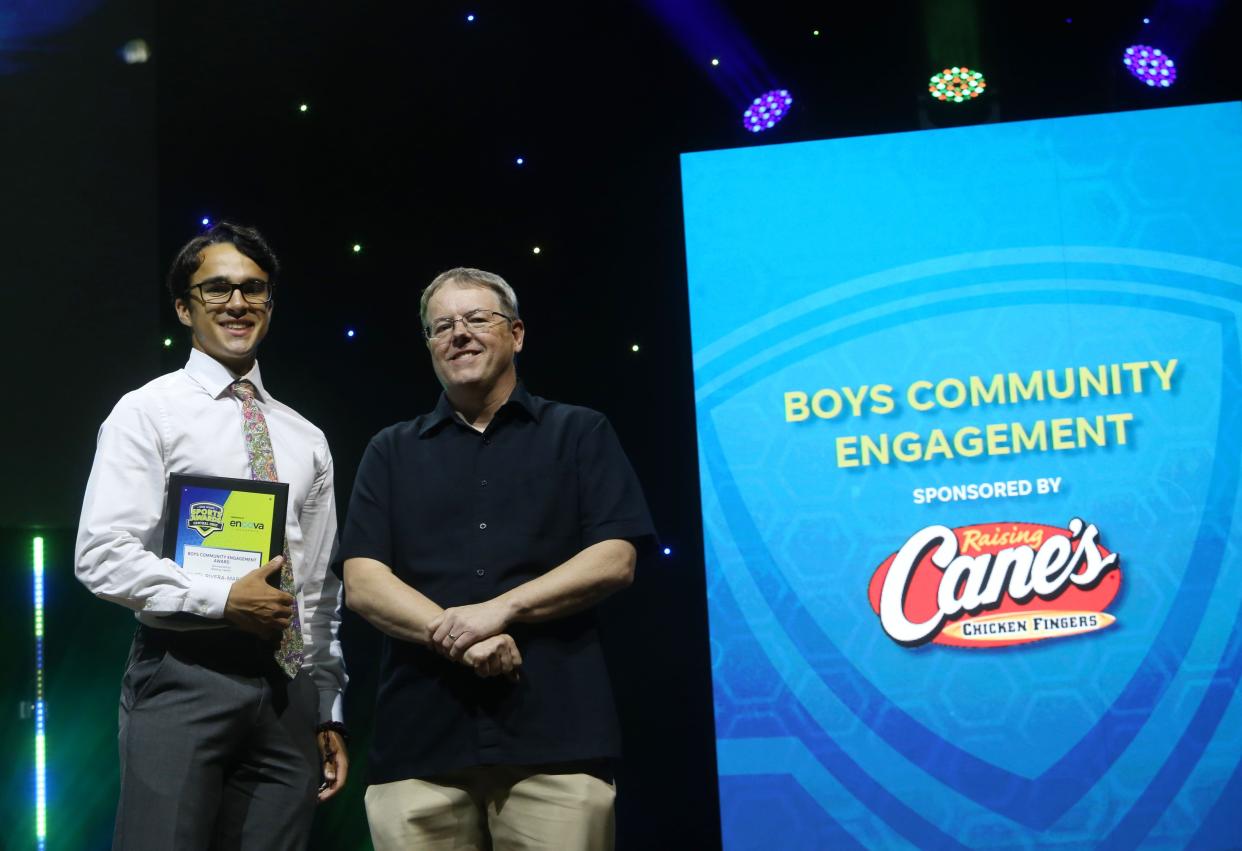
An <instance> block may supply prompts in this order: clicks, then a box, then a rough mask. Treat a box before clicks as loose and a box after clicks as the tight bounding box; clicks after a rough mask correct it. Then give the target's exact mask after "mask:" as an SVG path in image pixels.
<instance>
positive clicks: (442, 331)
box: [423, 307, 513, 341]
mask: <svg viewBox="0 0 1242 851" xmlns="http://www.w3.org/2000/svg"><path fill="white" fill-rule="evenodd" d="M512 321H513V317H512V316H508V315H507V314H504V313H501V312H500V311H499V310H488V309H487V308H486V307H480V308H477V309H475V310H470V311H467V312H466V313H463V314H461V315H460V316H441V317H440V318H439V319H436V320H434V321H433V322H432V323H431V324H430V325H427V326H425V327H424V328H423V334H424V335H425V336H426V337H427V339H428V340H438V341H444V340H447V339H448V338H449V337H451V336H452V335H453V329H454V328H456V327H457V323H458V322H460V323H461V324H462V327H463V328H465V329H466V330H467V331H468V332H470V333H471V334H477V333H482V332H484V331H489V330H491V329H492V328H493V327H495V326H496V325H499V324H500V323H501V322H512Z"/></svg>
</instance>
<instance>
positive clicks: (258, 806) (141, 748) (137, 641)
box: [77, 223, 348, 851]
mask: <svg viewBox="0 0 1242 851" xmlns="http://www.w3.org/2000/svg"><path fill="white" fill-rule="evenodd" d="M278 272H279V263H278V261H277V259H276V255H275V254H274V253H273V252H272V250H271V249H270V247H268V245H267V243H266V241H265V240H264V239H263V237H262V236H261V235H260V234H259V233H258V232H257V231H255V230H254V229H252V228H245V227H239V226H235V225H230V224H225V223H222V224H218V225H216V226H214V227H212V228H211V229H210V230H208V231H206V232H204V233H203V234H201V235H199V236H197V237H195V238H194V239H192V240H190V242H188V243H187V244H186V245H185V246H184V247H183V248H182V249H181V251H180V252H179V254H178V255H177V258H176V259H175V260H174V261H173V264H172V268H171V270H170V272H169V276H168V287H169V291H170V294H171V295H172V297H173V303H174V307H175V309H176V311H177V317H178V319H179V320H180V321H181V324H182V325H185V326H186V327H187V328H189V329H190V335H191V341H192V345H193V349H192V351H191V352H190V359H189V362H188V363H187V364H186V366H185V368H184V369H181V370H178V371H176V372H173V373H169V374H167V375H164V376H161V377H159V378H156V379H155V380H154V381H151V382H149V383H148V384H146V385H144V386H143V387H140V388H139V389H137V390H135V391H133V392H130V393H127V394H126V395H125V396H123V397H122V398H121V400H120V401H119V402H118V403H117V405H116V407H115V408H114V409H113V411H112V413H111V414H110V415H109V416H108V418H107V419H106V420H105V421H104V423H103V425H102V426H101V427H100V430H99V441H98V446H97V448H96V453H95V461H94V465H93V467H92V469H91V475H90V480H89V482H88V484H87V487H86V495H85V498H84V500H83V506H82V517H81V521H80V525H79V529H78V539H77V575H78V578H79V579H80V580H81V582H82V583H83V584H84V585H85V586H86V587H87V588H88V589H90V591H91V592H92V593H94V594H95V595H96V596H98V597H100V598H102V599H104V600H109V601H111V602H114V603H119V604H120V605H123V606H125V607H127V608H129V609H132V610H133V611H134V612H135V616H136V618H137V620H138V622H139V627H138V631H137V634H136V635H135V637H134V643H133V647H132V649H131V651H130V657H129V662H128V664H127V666H126V672H125V676H124V678H123V680H122V684H121V701H120V768H121V793H120V800H119V802H118V806H117V820H116V828H115V833H114V836H113V843H114V848H118V849H159V851H167V849H173V848H175V849H179V851H181V850H182V849H199V848H201V849H207V848H209V847H210V848H217V847H221V848H237V849H254V851H260V849H262V851H271V849H281V848H288V849H296V848H303V847H305V845H306V843H307V840H308V837H309V832H310V825H311V820H312V818H313V814H314V807H315V803H316V800H319V801H323V800H327V799H328V798H330V797H332V795H334V794H335V793H336V792H338V791H339V790H340V789H341V788H342V786H343V785H344V783H345V776H346V772H347V769H348V758H347V755H346V749H345V742H344V739H343V733H344V727H343V725H342V723H341V695H342V690H343V688H344V685H345V670H344V665H343V661H342V657H341V651H340V645H339V642H338V641H337V637H336V635H337V627H338V625H339V623H340V614H339V611H340V590H341V583H340V580H339V579H338V578H337V577H336V576H335V575H333V574H332V572H331V571H330V570H329V569H328V566H329V563H330V561H331V559H332V557H333V554H334V553H333V551H334V548H335V544H336V506H335V500H334V496H333V479H332V475H333V474H332V457H331V454H330V453H329V451H328V445H327V441H326V440H325V439H324V435H323V432H321V431H320V430H319V429H318V428H316V427H315V426H313V425H312V424H311V423H309V422H308V421H306V420H305V419H303V418H302V417H301V416H299V415H298V414H297V412H295V411H294V410H293V409H291V408H289V407H288V406H286V405H283V404H281V403H280V402H278V401H276V400H275V399H274V398H273V397H272V396H271V395H270V394H269V393H268V391H267V389H266V388H265V387H264V385H263V380H262V377H261V376H260V374H259V367H258V363H257V360H256V358H257V353H258V348H259V344H260V343H261V342H262V340H263V338H264V336H266V334H267V331H268V328H269V326H270V323H271V318H272V312H273V305H274V301H273V295H274V292H275V288H276V283H277V282H276V278H277V275H278ZM243 415H244V416H243ZM256 429H257V432H256ZM256 433H257V434H258V437H257V438H256ZM256 441H257V442H256ZM256 447H258V448H256ZM264 460H266V463H267V464H268V465H269V466H268V467H267V468H266V471H267V475H260V474H259V473H257V472H256V470H258V469H259V468H260V467H261V466H262V464H263V462H264ZM273 463H274V469H273V468H272V466H271V465H272V464H273ZM276 471H279V476H278V477H276V476H275V475H274V474H275V472H276ZM170 473H184V474H192V475H200V476H224V477H230V478H238V479H249V478H266V477H276V478H278V479H279V481H281V482H285V483H287V484H288V486H289V499H288V510H287V516H286V519H285V530H286V531H285V534H286V540H287V546H286V548H285V553H286V554H285V555H282V556H277V557H276V558H274V559H272V560H271V561H270V562H268V563H267V564H266V565H263V566H262V567H259V568H257V569H255V570H253V571H252V572H250V573H248V574H246V575H244V576H243V577H241V578H239V579H237V580H236V581H234V582H229V581H228V580H225V579H218V578H212V577H206V576H198V575H194V574H191V573H188V572H187V571H185V570H183V569H182V567H181V566H179V565H178V564H176V563H175V562H173V561H172V560H170V559H167V558H161V556H160V551H161V541H162V539H163V532H164V529H163V526H164V517H163V512H164V506H165V502H166V495H167V483H168V476H169V474H170ZM286 560H287V561H288V562H289V564H288V565H286ZM290 568H291V571H290ZM282 573H283V576H282ZM281 588H284V589H285V590H281ZM289 592H292V593H289Z"/></svg>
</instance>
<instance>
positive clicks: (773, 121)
mask: <svg viewBox="0 0 1242 851" xmlns="http://www.w3.org/2000/svg"><path fill="white" fill-rule="evenodd" d="M792 105H793V96H792V95H790V94H789V90H788V89H773V90H772V91H770V92H766V93H764V94H762V95H760V96H759V97H757V98H755V99H754V100H753V101H751V104H750V106H748V107H746V111H745V112H743V113H742V126H743V127H745V128H746V129H747V130H749V131H750V132H751V133H762V132H763V131H764V130H771V129H772V128H773V127H775V126H776V125H777V123H778V122H779V121H780V120H781V119H782V118H784V117H785V116H786V115H788V114H789V107H791V106H792Z"/></svg>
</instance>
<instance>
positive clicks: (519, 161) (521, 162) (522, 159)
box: [514, 157, 526, 165]
mask: <svg viewBox="0 0 1242 851" xmlns="http://www.w3.org/2000/svg"><path fill="white" fill-rule="evenodd" d="M514 162H515V163H517V164H518V165H526V158H525V157H518V158H517V159H516V160H514Z"/></svg>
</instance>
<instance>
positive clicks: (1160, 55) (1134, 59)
mask: <svg viewBox="0 0 1242 851" xmlns="http://www.w3.org/2000/svg"><path fill="white" fill-rule="evenodd" d="M1121 62H1122V64H1124V65H1125V66H1126V68H1127V69H1129V71H1130V73H1131V74H1133V75H1134V78H1135V79H1137V80H1141V81H1143V82H1144V83H1146V84H1147V85H1149V86H1151V87H1152V88H1156V89H1167V88H1168V87H1169V86H1171V85H1173V83H1174V82H1176V81H1177V67H1176V66H1175V65H1174V64H1173V60H1172V59H1170V58H1169V57H1168V55H1167V54H1165V52H1164V51H1163V50H1161V49H1160V48H1158V47H1151V46H1149V45H1146V44H1135V45H1132V46H1130V47H1127V48H1126V52H1125V55H1123V56H1122V57H1121Z"/></svg>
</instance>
